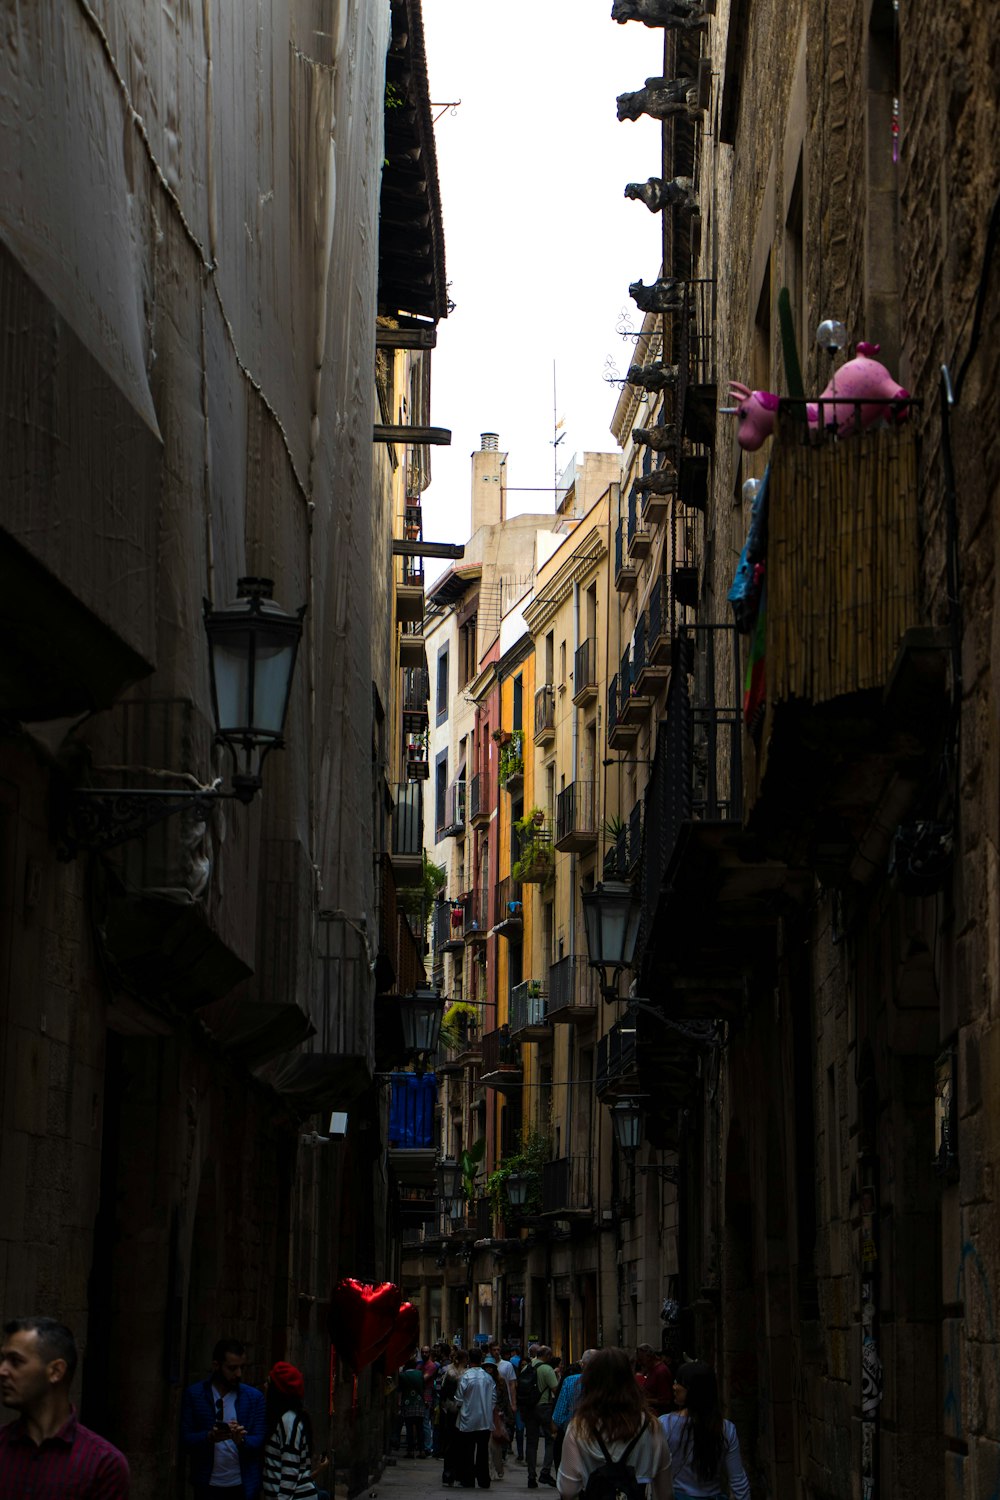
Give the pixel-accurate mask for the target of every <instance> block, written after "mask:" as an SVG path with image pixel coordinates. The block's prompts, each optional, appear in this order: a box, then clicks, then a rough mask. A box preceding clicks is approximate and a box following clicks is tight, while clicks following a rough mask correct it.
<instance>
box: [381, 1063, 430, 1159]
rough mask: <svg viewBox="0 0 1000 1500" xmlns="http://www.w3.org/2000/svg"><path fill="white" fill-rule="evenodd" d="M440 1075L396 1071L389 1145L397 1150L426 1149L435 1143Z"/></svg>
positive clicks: (393, 1078)
mask: <svg viewBox="0 0 1000 1500" xmlns="http://www.w3.org/2000/svg"><path fill="white" fill-rule="evenodd" d="M436 1105H437V1079H436V1077H435V1076H434V1074H433V1073H425V1074H424V1076H423V1078H418V1077H417V1075H416V1073H393V1075H392V1098H391V1099H390V1102H389V1146H390V1148H392V1149H394V1150H397V1151H426V1150H428V1149H429V1148H430V1147H432V1146H433V1145H434V1109H435V1106H436Z"/></svg>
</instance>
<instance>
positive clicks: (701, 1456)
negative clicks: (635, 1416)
mask: <svg viewBox="0 0 1000 1500" xmlns="http://www.w3.org/2000/svg"><path fill="white" fill-rule="evenodd" d="M674 1403H675V1405H676V1406H677V1411H670V1412H667V1413H666V1414H665V1415H664V1416H662V1417H661V1418H660V1426H661V1427H662V1428H663V1431H664V1433H665V1434H666V1438H667V1442H668V1444H669V1445H670V1456H671V1460H672V1463H673V1471H674V1494H675V1495H676V1496H677V1500H716V1497H718V1496H721V1494H722V1491H723V1486H725V1487H726V1488H727V1489H728V1490H729V1493H730V1495H731V1496H732V1497H733V1500H750V1482H749V1480H748V1479H747V1476H746V1470H745V1469H744V1467H743V1461H742V1459H741V1458H740V1440H739V1438H738V1437H737V1436H736V1428H735V1427H734V1426H733V1424H732V1422H727V1421H725V1419H724V1418H723V1415H722V1411H721V1409H720V1407H719V1387H718V1382H717V1381H716V1378H715V1371H714V1370H713V1369H712V1367H711V1365H706V1364H703V1363H702V1362H701V1360H689V1361H688V1362H687V1363H686V1364H683V1365H681V1367H680V1369H679V1370H678V1371H677V1378H676V1380H675V1381H674Z"/></svg>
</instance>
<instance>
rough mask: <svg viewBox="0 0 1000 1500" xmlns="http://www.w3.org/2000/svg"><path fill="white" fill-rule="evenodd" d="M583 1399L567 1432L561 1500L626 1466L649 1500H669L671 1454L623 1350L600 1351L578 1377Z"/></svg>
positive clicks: (560, 1478) (559, 1480) (568, 1499)
mask: <svg viewBox="0 0 1000 1500" xmlns="http://www.w3.org/2000/svg"><path fill="white" fill-rule="evenodd" d="M579 1391H580V1397H579V1400H578V1401H577V1403H576V1411H575V1412H574V1415H573V1419H572V1421H571V1422H570V1424H569V1427H568V1428H567V1429H566V1437H565V1439H564V1441H563V1450H562V1458H561V1460H560V1463H559V1474H558V1477H557V1479H556V1484H557V1486H558V1489H559V1494H560V1495H561V1496H562V1500H573V1497H574V1496H576V1495H580V1494H582V1492H583V1491H584V1490H585V1489H586V1488H587V1481H588V1479H589V1478H590V1476H591V1474H592V1473H593V1472H594V1470H595V1469H599V1468H601V1467H602V1466H604V1465H605V1464H607V1463H608V1462H609V1460H610V1461H612V1462H615V1463H617V1462H624V1463H627V1464H628V1466H629V1467H630V1468H631V1469H632V1470H633V1471H634V1474H635V1478H636V1479H637V1480H638V1482H639V1483H640V1484H646V1485H648V1486H649V1496H650V1500H671V1496H672V1495H673V1488H672V1486H671V1482H670V1449H669V1448H668V1447H667V1442H666V1438H665V1437H664V1435H663V1433H662V1432H661V1430H660V1428H659V1426H658V1425H657V1422H656V1418H655V1417H653V1416H652V1414H651V1413H650V1411H649V1408H648V1407H647V1405H646V1402H645V1399H644V1397H643V1394H642V1392H641V1391H640V1389H639V1387H638V1386H637V1385H636V1383H635V1376H634V1375H633V1373H632V1360H631V1359H630V1357H629V1355H627V1354H626V1353H625V1350H624V1349H598V1350H597V1352H596V1354H594V1356H593V1358H592V1359H590V1360H589V1361H588V1363H587V1367H586V1369H585V1370H584V1371H583V1374H582V1375H581V1377H580V1385H579Z"/></svg>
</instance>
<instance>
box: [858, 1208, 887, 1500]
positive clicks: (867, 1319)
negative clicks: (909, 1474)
mask: <svg viewBox="0 0 1000 1500" xmlns="http://www.w3.org/2000/svg"><path fill="white" fill-rule="evenodd" d="M877 1206H878V1205H877V1202H876V1194H875V1188H874V1185H873V1184H871V1183H869V1184H866V1185H865V1186H864V1187H863V1188H862V1189H861V1244H860V1250H861V1500H875V1496H876V1493H877V1482H878V1409H879V1406H880V1405H881V1402H882V1358H881V1355H880V1354H879V1347H878V1307H877V1301H876V1298H877V1272H876V1267H877V1264H878V1239H877V1220H876V1210H877Z"/></svg>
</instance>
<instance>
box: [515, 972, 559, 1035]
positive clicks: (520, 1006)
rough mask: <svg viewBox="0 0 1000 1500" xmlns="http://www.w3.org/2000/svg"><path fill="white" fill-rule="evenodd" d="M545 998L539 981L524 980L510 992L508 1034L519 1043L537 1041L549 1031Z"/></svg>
mask: <svg viewBox="0 0 1000 1500" xmlns="http://www.w3.org/2000/svg"><path fill="white" fill-rule="evenodd" d="M546 1003H547V996H546V993H545V987H544V985H543V984H542V982H541V980H540V979H525V980H524V981H523V982H522V983H521V984H515V985H514V987H513V989H512V990H511V992H510V1034H511V1036H512V1037H513V1038H515V1039H519V1040H521V1041H538V1040H540V1039H541V1038H542V1037H545V1036H548V1035H549V1032H550V1030H551V1028H550V1026H549V1019H548V1016H547V1014H546Z"/></svg>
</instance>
